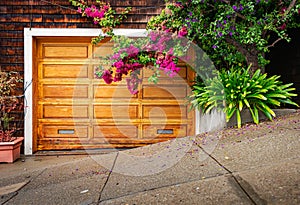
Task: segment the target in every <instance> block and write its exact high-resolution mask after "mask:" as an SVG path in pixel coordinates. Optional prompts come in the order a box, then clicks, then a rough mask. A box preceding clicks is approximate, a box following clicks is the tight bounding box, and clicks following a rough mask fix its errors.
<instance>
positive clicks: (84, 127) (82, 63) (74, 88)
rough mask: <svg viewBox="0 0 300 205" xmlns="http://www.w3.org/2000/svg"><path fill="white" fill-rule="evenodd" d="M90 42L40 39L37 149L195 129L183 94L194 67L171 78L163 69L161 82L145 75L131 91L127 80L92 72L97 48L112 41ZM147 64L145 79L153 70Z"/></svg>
mask: <svg viewBox="0 0 300 205" xmlns="http://www.w3.org/2000/svg"><path fill="white" fill-rule="evenodd" d="M89 42H90V38H73V40H70V39H69V38H51V37H43V38H38V39H37V44H36V46H37V50H36V56H37V58H36V60H37V62H36V69H37V73H36V76H37V78H38V80H37V82H36V87H37V96H35V97H34V99H36V104H37V105H38V107H37V114H36V117H37V118H38V119H37V124H36V125H35V126H37V129H36V133H35V134H36V135H37V149H38V150H57V149H82V148H85V147H88V148H105V147H135V146H142V145H146V144H150V143H155V142H159V141H163V140H167V139H171V138H176V137H184V136H187V135H192V134H194V128H193V124H194V115H193V112H188V108H187V105H186V100H185V98H186V96H187V94H188V93H189V83H188V82H189V81H190V78H191V77H193V73H192V72H191V71H190V70H189V69H188V68H187V67H186V66H184V65H182V69H181V71H180V73H179V75H178V76H175V77H174V78H173V79H170V78H169V77H168V76H167V75H161V77H160V81H159V82H162V83H158V84H157V85H154V84H149V83H148V82H147V80H144V82H143V84H142V85H140V92H139V93H138V94H137V95H131V94H130V93H129V91H128V90H127V86H126V84H125V83H124V82H120V83H113V84H111V85H106V84H105V83H104V82H103V81H102V80H100V79H96V78H95V77H94V72H95V66H96V65H97V64H96V61H95V59H96V57H95V56H96V54H97V55H99V54H100V55H102V56H104V55H105V54H110V53H111V46H112V43H109V42H108V40H107V39H105V40H104V41H103V42H102V44H101V46H97V48H96V47H95V46H94V45H91V44H90V43H89ZM68 48H72V50H73V51H75V52H76V53H74V54H73V53H71V54H70V53H68V52H70V50H68ZM101 49H102V50H101ZM66 51H67V52H66ZM94 52H96V54H95V53H94ZM98 63H100V64H101V61H98ZM144 70H145V71H143V72H142V74H141V75H142V76H143V77H144V78H145V79H146V77H147V76H150V75H151V73H150V72H149V70H148V69H144Z"/></svg>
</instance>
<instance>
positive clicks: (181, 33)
mask: <svg viewBox="0 0 300 205" xmlns="http://www.w3.org/2000/svg"><path fill="white" fill-rule="evenodd" d="M187 34H188V31H187V28H186V27H185V26H183V27H182V28H181V29H180V30H179V32H178V37H184V36H186V35H187Z"/></svg>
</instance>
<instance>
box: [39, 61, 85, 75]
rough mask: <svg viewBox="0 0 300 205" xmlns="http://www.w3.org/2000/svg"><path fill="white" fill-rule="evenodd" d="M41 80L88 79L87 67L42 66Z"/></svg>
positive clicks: (72, 65) (65, 65)
mask: <svg viewBox="0 0 300 205" xmlns="http://www.w3.org/2000/svg"><path fill="white" fill-rule="evenodd" d="M42 66H43V69H42V73H43V78H88V66H87V65H76V64H44V65H42Z"/></svg>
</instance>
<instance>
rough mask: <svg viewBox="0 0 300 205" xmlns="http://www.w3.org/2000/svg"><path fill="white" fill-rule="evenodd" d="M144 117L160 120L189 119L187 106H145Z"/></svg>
mask: <svg viewBox="0 0 300 205" xmlns="http://www.w3.org/2000/svg"><path fill="white" fill-rule="evenodd" d="M143 117H144V118H160V119H169V118H170V119H172V118H173V119H174V118H177V119H185V118H187V109H186V106H179V105H166V106H159V105H144V106H143Z"/></svg>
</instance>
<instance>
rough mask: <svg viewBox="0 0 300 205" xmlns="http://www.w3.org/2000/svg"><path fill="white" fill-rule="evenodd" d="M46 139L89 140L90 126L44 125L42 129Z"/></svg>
mask: <svg viewBox="0 0 300 205" xmlns="http://www.w3.org/2000/svg"><path fill="white" fill-rule="evenodd" d="M42 130H43V132H42V135H43V137H44V138H88V136H89V131H88V126H84V125H76V126H74V125H70V126H61V125H44V126H43V127H42Z"/></svg>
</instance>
